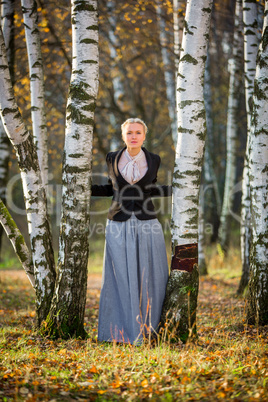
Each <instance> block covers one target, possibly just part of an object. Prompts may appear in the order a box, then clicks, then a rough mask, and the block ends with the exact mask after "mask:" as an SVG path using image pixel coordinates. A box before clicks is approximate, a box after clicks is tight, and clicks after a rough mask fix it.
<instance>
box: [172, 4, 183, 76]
mask: <svg viewBox="0 0 268 402" xmlns="http://www.w3.org/2000/svg"><path fill="white" fill-rule="evenodd" d="M184 8H185V1H179V0H173V25H174V54H175V67H176V71H178V69H179V61H180V52H181V42H182V33H183V23H184V11H185V10H184Z"/></svg>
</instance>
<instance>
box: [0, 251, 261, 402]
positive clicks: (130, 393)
mask: <svg viewBox="0 0 268 402" xmlns="http://www.w3.org/2000/svg"><path fill="white" fill-rule="evenodd" d="M208 264H209V265H208V270H209V276H208V277H201V278H200V292H199V306H198V313H197V317H198V341H197V342H196V343H195V344H190V343H189V344H186V345H183V344H170V343H168V342H167V343H161V342H158V344H157V345H155V346H152V345H149V344H144V345H142V346H139V347H134V346H132V345H124V346H123V345H117V344H108V343H98V342H97V341H96V334H97V316H98V302H99V293H100V291H99V284H100V276H99V274H97V273H93V274H90V275H89V284H90V286H89V289H88V297H87V305H86V318H85V328H86V330H87V332H88V334H89V339H88V340H86V341H81V340H75V339H70V340H68V341H61V340H58V341H52V340H50V339H47V338H41V337H39V336H38V334H37V333H36V332H35V329H34V317H35V312H34V293H33V290H32V289H31V287H30V284H29V283H28V281H27V278H26V275H24V274H23V272H21V271H19V272H18V271H6V272H5V274H3V272H2V273H1V271H0V278H1V280H0V303H1V304H0V352H1V355H0V400H1V401H91V400H96V401H117V400H126V401H140V400H144V401H147V400H148V401H149V400H151V401H165V402H169V401H218V400H219V401H220V400H222V401H236V402H238V401H267V392H268V364H267V357H268V348H267V334H268V328H267V326H266V327H260V328H255V327H250V326H247V325H246V324H245V322H244V308H245V303H244V300H243V299H241V298H237V297H236V289H237V287H238V283H239V277H240V260H239V252H238V251H236V250H232V251H231V253H230V254H229V256H228V257H227V258H226V259H225V260H224V261H223V260H222V259H221V258H220V257H219V256H218V255H217V254H216V252H215V250H209V255H208ZM97 266H98V264H96V267H95V268H94V269H93V271H96V270H97Z"/></svg>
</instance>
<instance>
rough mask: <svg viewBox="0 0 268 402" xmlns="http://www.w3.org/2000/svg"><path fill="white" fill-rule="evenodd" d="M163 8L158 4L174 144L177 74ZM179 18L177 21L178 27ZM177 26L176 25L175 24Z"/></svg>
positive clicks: (175, 136)
mask: <svg viewBox="0 0 268 402" xmlns="http://www.w3.org/2000/svg"><path fill="white" fill-rule="evenodd" d="M162 12H163V10H162V8H161V2H159V1H158V2H157V4H156V13H157V17H158V22H159V39H160V45H161V55H162V61H163V68H164V76H165V84H166V94H167V100H168V112H169V118H170V122H171V133H172V138H173V142H174V144H176V142H177V118H176V96H175V95H176V91H175V75H174V67H173V63H172V60H171V57H170V54H169V51H168V43H169V38H168V34H167V31H166V23H165V19H164V16H163V14H162ZM177 24H178V20H177V21H176V29H177ZM174 26H175V25H174ZM177 46H179V44H177V32H176V51H178V50H177Z"/></svg>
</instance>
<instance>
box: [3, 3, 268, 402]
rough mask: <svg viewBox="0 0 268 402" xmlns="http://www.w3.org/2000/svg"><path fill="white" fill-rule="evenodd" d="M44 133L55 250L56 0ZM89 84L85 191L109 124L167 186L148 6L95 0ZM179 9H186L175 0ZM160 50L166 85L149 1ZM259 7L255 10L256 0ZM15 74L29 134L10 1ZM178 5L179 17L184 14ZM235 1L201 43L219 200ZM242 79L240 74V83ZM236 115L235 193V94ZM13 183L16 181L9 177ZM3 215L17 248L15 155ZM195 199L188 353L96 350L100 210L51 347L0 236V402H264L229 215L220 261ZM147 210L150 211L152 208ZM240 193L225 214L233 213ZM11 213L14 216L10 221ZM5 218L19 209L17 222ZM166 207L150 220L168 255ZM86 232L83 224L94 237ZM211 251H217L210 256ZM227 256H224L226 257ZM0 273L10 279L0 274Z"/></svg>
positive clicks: (20, 36) (116, 142)
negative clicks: (72, 307)
mask: <svg viewBox="0 0 268 402" xmlns="http://www.w3.org/2000/svg"><path fill="white" fill-rule="evenodd" d="M37 3H38V12H39V16H40V19H39V28H40V34H41V39H42V40H41V43H42V55H43V61H44V72H45V88H46V92H45V95H46V109H47V121H48V123H47V126H48V129H49V136H48V141H49V144H48V148H49V167H50V172H49V173H50V176H49V191H50V196H49V205H50V212H51V215H52V219H51V221H52V225H53V231H54V237H53V239H54V241H55V244H54V247H55V249H56V248H57V246H58V244H57V240H56V239H57V238H58V236H57V235H58V231H59V220H60V205H61V202H60V197H61V188H60V183H61V173H62V169H61V162H62V153H63V144H64V125H65V111H66V104H65V102H66V99H67V95H68V94H67V92H68V87H69V81H70V74H71V19H70V4H69V1H67V0H64V1H63V0H58V1H49V0H46V1H44V0H43V1H38V2H37ZM98 3H99V28H100V31H99V32H100V43H99V46H100V86H99V95H98V101H97V108H96V111H95V122H96V124H95V129H94V144H93V181H94V182H99V183H101V182H103V183H104V182H105V181H106V178H105V175H106V166H105V155H106V153H107V152H108V151H110V150H111V149H114V148H117V147H120V146H122V145H123V144H122V141H121V133H120V125H121V123H122V122H123V121H124V120H125V119H126V118H128V117H132V116H133V117H134V116H135V117H136V116H138V117H140V118H142V119H143V120H145V122H146V123H147V125H148V127H149V133H148V136H147V141H146V147H147V148H148V149H149V150H150V151H152V152H156V153H158V154H159V155H160V156H161V158H162V164H161V169H160V171H159V177H158V181H159V183H160V184H171V180H172V174H173V167H174V155H175V149H174V144H173V140H172V135H171V121H170V117H169V113H168V101H167V95H166V83H165V75H164V70H165V66H164V63H163V58H162V52H161V50H163V49H162V46H163V44H161V41H160V24H159V20H158V17H157V12H156V8H155V5H156V1H153V0H152V1H147V0H127V1H123V0H117V1H108V2H107V1H104V0H99V2H98ZM182 3H183V4H184V2H182ZM158 4H160V7H161V13H162V16H163V17H164V22H165V32H166V36H167V41H166V44H165V49H166V50H167V52H168V55H169V58H170V61H171V63H170V69H171V72H172V74H173V76H174V88H175V71H176V67H175V61H176V57H175V54H174V45H173V2H172V1H169V0H163V1H160V2H159V3H158ZM258 4H259V5H260V7H263V4H262V3H261V2H258ZM15 5H16V10H17V11H16V13H15V43H14V54H13V56H14V77H15V92H16V99H17V101H18V103H19V107H20V110H21V113H22V116H23V118H24V121H26V122H27V124H28V129H29V130H30V129H31V105H30V96H29V94H30V91H29V71H28V62H27V53H26V45H25V38H24V28H23V20H22V14H21V11H20V10H21V6H20V2H19V1H17V0H16V1H15ZM184 11H185V10H184V8H183V7H181V8H180V11H179V14H180V15H181V16H183V14H184ZM234 14H235V0H222V1H215V2H214V4H213V12H212V20H211V32H210V43H209V59H210V67H209V72H210V83H211V94H212V101H211V107H212V114H211V116H212V127H213V129H212V131H211V133H212V137H210V146H211V149H212V152H211V157H212V162H213V163H212V165H213V169H214V171H215V174H216V177H217V182H218V185H219V189H220V195H221V199H222V197H223V190H224V180H225V164H226V124H227V102H228V91H229V72H228V60H229V58H230V56H231V53H232V41H233V33H234ZM242 76H243V71H241V77H242ZM240 91H241V92H240V93H239V97H240V106H239V108H238V111H237V122H238V137H237V138H238V139H237V155H236V167H237V170H236V183H237V184H239V183H240V181H241V179H242V171H243V159H244V153H245V147H246V134H247V122H246V110H245V98H244V85H241V87H240ZM13 178H14V180H13ZM8 189H9V191H10V193H9V195H8V204H9V205H8V206H9V209H10V211H11V213H12V215H13V217H14V218H15V221H16V222H17V224H18V226H19V228H20V230H21V231H22V233H23V235H24V237H25V239H26V241H27V242H29V239H28V237H27V222H26V215H25V214H24V213H23V212H22V211H24V209H25V207H24V201H23V193H22V188H21V183H20V180H19V170H18V167H17V160H16V156H15V153H14V151H13V150H12V151H11V159H10V161H9V181H8ZM204 200H205V222H206V224H207V225H208V226H207V229H208V230H207V233H206V249H205V252H206V259H207V263H208V272H209V275H208V276H203V277H200V289H199V301H198V315H197V330H198V339H197V341H196V342H195V343H189V344H186V345H183V344H182V343H175V344H174V343H171V342H169V340H168V339H167V341H166V342H163V343H161V342H160V340H159V342H160V343H159V344H158V345H150V344H146V343H145V344H144V345H142V346H141V347H140V348H135V347H133V346H132V345H124V346H122V345H116V344H112V345H107V344H98V343H97V342H96V333H97V316H98V302H99V294H100V283H101V274H100V273H101V269H102V253H103V243H104V233H103V227H104V225H105V221H106V216H107V214H106V212H105V211H104V210H105V209H107V208H108V206H109V204H110V200H105V199H92V200H91V205H92V207H91V228H92V231H91V234H90V259H89V277H88V291H87V302H86V314H85V323H84V325H85V330H86V332H87V333H88V338H87V339H86V340H79V339H69V340H62V339H57V340H53V339H49V338H46V337H41V336H40V334H39V333H38V332H36V331H35V318H36V317H35V316H36V311H35V294H34V290H33V289H32V287H31V285H30V283H29V281H28V279H27V277H26V275H25V273H24V271H22V270H19V269H21V265H20V263H19V262H18V260H17V257H16V256H15V254H14V251H13V249H12V247H11V245H10V242H9V240H8V239H6V236H5V235H3V236H4V237H3V244H2V248H1V263H0V268H1V270H0V330H1V331H0V334H1V336H0V352H1V359H0V400H1V401H5V402H7V401H15V400H16V401H20V400H22V401H29V402H30V401H51V402H52V401H57V400H58V401H74V400H79V401H89V400H97V401H103V400H109V401H112V400H129V401H137V400H138V401H140V400H154V401H167V402H169V401H173V400H174V401H185V400H194V401H198V400H200V401H203V402H204V401H211V402H214V401H218V400H232V401H235V402H240V401H253V402H254V401H265V400H266V399H267V398H266V395H267V384H268V382H267V378H268V367H267V356H268V350H267V326H263V327H260V328H259V327H258V326H257V327H254V326H251V325H248V324H247V323H246V321H245V303H244V300H243V298H241V297H240V298H238V297H237V294H236V292H237V289H238V284H239V279H240V275H241V269H242V267H241V259H240V249H239V242H240V239H239V230H240V222H239V219H238V218H236V219H235V218H232V220H231V231H230V236H231V238H230V240H231V245H232V247H231V248H230V250H229V253H228V255H227V256H224V255H223V253H222V251H221V250H220V249H218V250H217V248H216V244H217V235H218V226H219V216H218V214H217V210H218V208H217V207H219V206H217V205H216V201H215V199H214V198H213V196H211V194H210V193H209V191H208V192H207V196H206V197H205V198H204ZM156 202H157V203H158V202H160V201H156ZM240 202H241V193H240V191H239V185H238V191H237V193H236V194H235V198H234V205H233V207H232V212H233V213H235V214H237V215H238V216H239V215H240ZM19 210H20V211H19ZM16 211H17V212H16ZM170 213H171V203H170V201H169V200H167V201H165V208H164V209H163V210H162V213H161V214H160V215H159V220H160V221H161V223H162V224H163V228H164V231H165V235H166V244H167V251H168V257H169V258H170V231H169V221H170ZM94 225H95V226H94ZM218 251H221V252H220V253H219V252H218ZM224 257H226V258H224ZM7 269H9V271H7Z"/></svg>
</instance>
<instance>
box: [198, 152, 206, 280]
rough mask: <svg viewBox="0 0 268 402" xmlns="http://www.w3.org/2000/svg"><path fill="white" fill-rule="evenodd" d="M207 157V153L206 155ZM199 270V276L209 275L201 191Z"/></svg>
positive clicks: (202, 193) (201, 193)
mask: <svg viewBox="0 0 268 402" xmlns="http://www.w3.org/2000/svg"><path fill="white" fill-rule="evenodd" d="M205 157H206V153H205ZM198 268H199V274H200V275H202V276H205V275H208V268H207V263H206V257H205V221H204V192H203V191H200V197H199V219H198Z"/></svg>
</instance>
